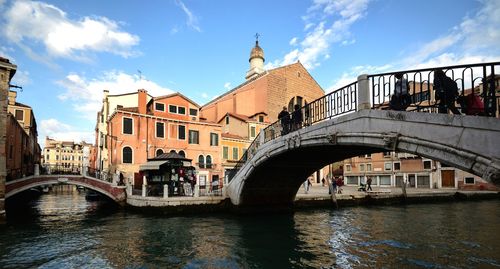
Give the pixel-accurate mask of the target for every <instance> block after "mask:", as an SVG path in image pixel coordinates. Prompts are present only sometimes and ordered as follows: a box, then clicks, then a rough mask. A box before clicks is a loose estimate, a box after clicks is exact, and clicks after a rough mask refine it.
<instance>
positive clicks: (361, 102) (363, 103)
mask: <svg viewBox="0 0 500 269" xmlns="http://www.w3.org/2000/svg"><path fill="white" fill-rule="evenodd" d="M357 97H358V110H362V109H370V108H371V104H370V87H369V83H368V75H367V74H363V75H360V76H358V96H357Z"/></svg>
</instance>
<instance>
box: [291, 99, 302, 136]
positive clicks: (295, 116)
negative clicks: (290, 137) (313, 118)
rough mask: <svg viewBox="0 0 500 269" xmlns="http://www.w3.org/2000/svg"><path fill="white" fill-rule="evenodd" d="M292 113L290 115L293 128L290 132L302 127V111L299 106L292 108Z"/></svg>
mask: <svg viewBox="0 0 500 269" xmlns="http://www.w3.org/2000/svg"><path fill="white" fill-rule="evenodd" d="M293 109H294V110H293V113H292V121H293V128H292V131H296V130H298V129H300V128H301V127H302V121H303V119H302V110H301V109H300V106H299V105H295V106H293Z"/></svg>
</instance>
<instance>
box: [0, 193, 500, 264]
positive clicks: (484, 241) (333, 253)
mask: <svg viewBox="0 0 500 269" xmlns="http://www.w3.org/2000/svg"><path fill="white" fill-rule="evenodd" d="M0 268H273V269H274V268H500V201H499V200H488V201H475V202H459V203H438V204H413V205H406V206H372V207H348V208H342V209H339V210H330V209H325V208H322V209H314V210H300V211H298V212H294V213H280V214H277V213H273V214H251V215H234V214H220V213H218V214H200V215H189V216H171V217H168V216H158V215H156V216H155V215H147V214H140V213H130V212H124V211H122V210H118V209H114V208H109V207H107V206H105V205H103V204H102V203H100V202H90V201H86V200H85V197H84V195H83V194H81V193H78V192H77V191H76V190H73V189H71V190H66V191H58V192H52V193H50V194H46V195H42V196H40V197H39V198H38V199H37V200H35V201H34V202H32V203H31V204H30V205H29V206H27V207H24V208H18V209H16V211H15V212H10V215H9V220H8V222H7V223H6V224H0Z"/></svg>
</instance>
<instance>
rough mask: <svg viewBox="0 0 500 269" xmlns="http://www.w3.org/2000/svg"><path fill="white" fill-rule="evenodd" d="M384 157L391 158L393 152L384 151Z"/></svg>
mask: <svg viewBox="0 0 500 269" xmlns="http://www.w3.org/2000/svg"><path fill="white" fill-rule="evenodd" d="M383 154H384V157H385V158H390V157H391V152H390V151H384V153H383Z"/></svg>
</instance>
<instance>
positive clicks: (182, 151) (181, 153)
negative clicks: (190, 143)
mask: <svg viewBox="0 0 500 269" xmlns="http://www.w3.org/2000/svg"><path fill="white" fill-rule="evenodd" d="M179 155H181V156H182V157H184V158H186V153H185V152H184V150H179Z"/></svg>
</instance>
